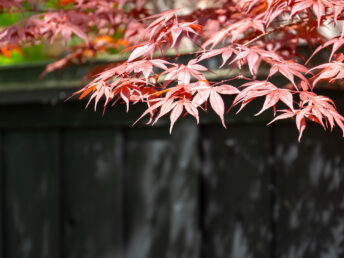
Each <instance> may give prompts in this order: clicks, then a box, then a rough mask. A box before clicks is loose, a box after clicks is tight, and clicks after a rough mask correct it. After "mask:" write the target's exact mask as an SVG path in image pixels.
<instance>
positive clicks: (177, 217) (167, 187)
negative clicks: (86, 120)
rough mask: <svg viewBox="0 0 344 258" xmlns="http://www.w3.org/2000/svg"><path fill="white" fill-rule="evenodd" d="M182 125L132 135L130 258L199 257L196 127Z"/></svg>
mask: <svg viewBox="0 0 344 258" xmlns="http://www.w3.org/2000/svg"><path fill="white" fill-rule="evenodd" d="M190 122H191V121H184V122H181V123H180V124H178V125H177V126H176V128H175V129H174V134H173V136H169V135H168V130H167V128H162V129H154V128H148V129H147V128H146V129H133V130H130V131H129V132H128V143H127V159H126V162H127V171H126V175H125V177H126V180H125V183H126V184H125V187H126V189H127V200H126V202H127V205H126V206H127V215H128V219H127V223H128V229H127V230H128V232H127V234H128V242H127V246H126V250H127V256H126V257H128V258H136V257H142V258H159V257H166V258H174V257H180V258H197V257H199V246H200V232H199V230H198V214H197V212H198V193H197V190H198V189H197V178H198V170H199V159H198V134H197V126H196V125H195V124H194V123H190Z"/></svg>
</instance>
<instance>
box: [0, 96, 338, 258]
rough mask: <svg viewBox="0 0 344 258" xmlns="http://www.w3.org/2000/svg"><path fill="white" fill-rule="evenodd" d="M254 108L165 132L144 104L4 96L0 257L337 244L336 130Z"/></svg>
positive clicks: (217, 256)
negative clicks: (93, 105)
mask: <svg viewBox="0 0 344 258" xmlns="http://www.w3.org/2000/svg"><path fill="white" fill-rule="evenodd" d="M341 97H343V95H342V94H338V95H337V103H340V99H341ZM48 99H49V96H48V95H47V100H48ZM343 103H344V102H343ZM251 107H252V106H251ZM339 108H340V109H342V107H341V106H340V105H339ZM256 110H258V108H256V107H252V110H249V109H248V111H247V114H248V113H250V114H249V116H247V115H245V114H242V115H241V116H239V117H237V118H233V119H231V121H230V123H229V128H228V130H225V129H223V128H222V127H221V125H220V122H219V120H218V118H215V119H214V117H213V116H212V113H213V112H212V111H210V114H209V116H207V117H206V119H203V120H201V121H203V122H202V124H201V125H200V126H197V125H196V123H195V121H194V120H192V119H187V118H184V119H185V120H184V121H178V122H177V125H176V128H175V129H174V131H173V134H172V136H170V135H169V133H168V128H167V123H166V120H165V121H162V122H161V123H159V124H158V125H157V127H153V128H151V127H149V128H148V127H145V126H144V125H143V123H142V124H140V125H139V126H135V127H131V124H132V122H133V121H135V119H136V118H137V117H138V116H139V114H140V112H141V111H142V110H141V109H140V108H138V109H135V108H133V110H132V112H130V113H129V115H128V116H127V115H126V113H125V111H124V110H123V107H120V108H119V109H116V110H111V111H109V112H107V113H106V114H105V116H104V118H102V117H101V115H100V113H94V112H93V110H91V109H89V110H86V111H85V110H83V108H82V104H80V103H75V102H73V101H72V102H68V103H66V104H61V103H58V104H56V105H55V106H54V105H53V104H52V103H50V102H49V101H47V102H46V103H39V104H38V103H37V104H35V103H34V102H31V103H24V102H23V103H21V104H20V105H15V104H13V103H12V104H8V103H7V104H6V103H5V102H4V103H2V104H0V117H1V118H2V120H1V123H0V129H1V130H2V134H1V135H2V138H1V137H0V145H1V146H0V153H1V150H3V152H2V154H1V155H0V175H1V176H0V185H1V191H0V200H3V199H4V198H5V203H3V202H2V203H1V205H0V214H1V216H2V218H1V221H2V223H1V228H0V230H1V231H2V234H1V235H2V236H4V237H3V238H2V239H0V240H1V245H2V246H1V245H0V247H1V248H2V249H1V254H5V253H6V256H3V258H12V257H15V258H17V257H20V258H21V257H35V258H41V257H42V258H45V257H52V258H54V257H57V258H84V257H86V258H87V257H89V258H93V257H96V258H113V257H115V258H122V257H123V258H136V257H140V258H141V257H143V258H146V257H147V258H155V257H159V258H160V257H167V258H169V257H171V258H174V257H187V258H189V257H190V258H194V257H195V258H196V257H197V258H198V257H200V258H222V257H223V258H228V257H235V258H237V257H238V258H240V257H245V258H246V257H248V258H250V257H258V258H259V257H267V258H277V257H282V258H291V257H296V258H298V257H302V258H303V257H312V258H313V257H315V258H317V257H319V258H337V257H338V258H341V257H344V253H343V252H344V228H343V227H344V225H343V224H344V222H343V218H344V200H343V199H344V182H343V181H344V179H343V173H344V164H343V163H344V157H343V155H344V154H343V150H344V145H343V143H344V142H343V140H342V139H341V137H340V136H341V135H340V134H339V132H338V130H337V131H336V130H335V131H334V132H333V133H332V134H331V133H330V132H323V131H322V129H321V128H318V127H317V128H315V129H310V130H306V132H305V135H304V137H303V138H302V142H301V144H299V143H298V142H297V130H296V128H295V125H294V124H289V123H279V124H276V125H275V126H273V127H266V126H265V122H266V120H267V118H268V117H267V116H266V117H264V116H263V117H262V118H258V119H254V118H252V116H251V113H254V111H256ZM4 172H6V174H4ZM3 179H5V181H2V182H1V180H3ZM2 208H5V210H1V209H2ZM3 215H5V217H3ZM4 227H5V228H4ZM4 244H5V245H6V247H5V248H4Z"/></svg>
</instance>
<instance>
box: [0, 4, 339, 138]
mask: <svg viewBox="0 0 344 258" xmlns="http://www.w3.org/2000/svg"><path fill="white" fill-rule="evenodd" d="M22 2H24V1H22V0H15V1H9V0H0V9H2V10H7V11H12V12H13V11H16V10H17V11H20V10H21V6H22ZM37 2H38V1H30V4H31V6H32V8H33V9H34V8H37V6H38V5H39V4H38V3H37ZM39 2H40V3H42V2H44V1H39ZM343 20H344V1H339V0H218V1H215V3H214V6H209V7H207V8H205V9H197V10H194V11H193V12H192V13H189V14H180V12H179V10H167V11H164V12H162V13H159V14H150V11H149V9H148V7H146V5H145V4H144V1H143V0H137V1H135V0H132V1H129V0H120V1H111V0H61V1H60V2H59V5H58V6H57V7H55V8H50V9H49V8H48V9H47V10H45V11H44V12H39V13H36V14H33V15H32V16H31V17H29V18H28V19H26V20H24V21H21V22H20V23H18V24H14V25H13V26H9V27H7V28H3V29H2V30H1V31H0V47H8V46H18V45H22V44H34V43H37V42H38V41H40V40H42V39H48V40H50V41H53V40H54V39H56V38H57V37H60V38H63V39H64V40H65V41H66V42H68V41H69V40H70V39H71V37H79V38H80V39H82V41H83V43H82V44H81V45H80V46H77V47H74V49H73V51H72V52H71V53H69V54H68V55H67V56H66V57H64V58H63V59H61V60H59V61H57V62H56V63H53V64H51V65H49V66H48V67H47V69H46V72H50V71H53V70H54V69H57V68H61V67H63V66H64V65H66V64H67V63H69V62H70V61H71V60H73V59H75V58H77V59H79V60H80V59H82V58H83V57H84V56H85V53H88V54H89V55H88V56H91V57H92V56H94V55H95V53H97V52H98V51H103V50H106V49H107V48H110V47H112V46H113V42H112V41H111V40H108V39H109V37H110V36H111V35H114V34H115V33H116V31H118V30H121V31H122V32H123V35H124V39H123V41H124V42H125V45H128V48H127V49H126V50H125V52H126V53H128V57H127V59H126V60H125V61H122V62H120V63H118V64H116V66H114V67H111V68H107V69H105V70H103V71H101V72H100V73H98V74H96V75H95V76H94V77H93V79H91V80H90V82H89V83H88V84H87V85H86V86H85V87H83V88H82V89H81V90H79V91H77V92H76V93H75V94H80V99H82V98H84V97H85V96H87V95H88V96H89V101H88V104H87V105H89V104H90V103H91V102H93V103H94V108H95V109H96V108H97V106H98V105H99V103H100V101H101V100H102V99H103V100H104V102H103V110H105V108H106V107H107V106H108V105H109V104H111V105H114V104H115V103H118V102H123V103H125V105H126V107H127V110H129V107H130V106H131V105H134V104H136V103H145V104H146V105H147V109H146V110H145V111H144V113H143V114H142V116H141V117H140V118H139V120H140V119H142V118H143V117H145V116H148V117H149V120H148V123H149V124H155V123H156V122H157V121H159V119H160V118H162V117H163V116H165V115H169V117H170V122H171V123H170V124H171V126H170V130H172V128H173V126H174V124H175V122H176V121H177V120H178V119H179V118H180V117H181V116H183V114H184V115H190V116H193V117H194V118H195V119H196V121H197V123H198V122H199V116H200V112H202V111H205V112H206V111H208V109H209V107H211V109H213V111H214V112H215V113H216V114H217V115H218V116H219V118H220V120H221V122H222V124H223V126H224V127H226V123H225V119H224V116H225V112H226V106H227V109H228V108H229V109H230V110H231V108H232V107H235V106H238V107H239V108H238V111H237V112H240V111H241V110H242V109H243V108H244V107H245V106H246V105H247V104H249V103H250V102H252V101H254V100H255V99H257V98H264V103H263V106H262V108H261V110H260V111H258V112H257V114H256V115H260V114H261V113H263V112H266V111H267V110H270V109H272V111H273V112H272V113H273V115H274V119H273V120H272V121H271V122H274V121H276V120H281V119H289V118H293V119H294V120H295V123H296V127H297V129H298V131H299V139H300V138H301V136H302V134H303V132H304V130H305V128H306V122H307V121H311V122H316V123H318V124H320V125H321V126H322V127H323V128H324V129H326V128H330V129H331V130H332V128H333V127H334V126H335V125H337V126H339V127H340V129H341V130H342V131H343V136H344V124H343V122H344V117H343V116H342V115H340V114H339V113H338V111H337V109H336V106H335V104H334V103H333V101H332V100H331V99H329V98H328V97H326V96H320V95H317V94H316V89H317V87H318V85H319V83H320V82H329V83H333V82H336V83H338V84H341V83H342V81H343V78H344V69H343V68H344V63H343V61H344V55H343V54H342V53H341V49H342V48H343V46H344V29H343V27H344V26H343V24H344V23H343ZM326 26H336V27H337V28H338V29H339V31H340V32H339V33H338V34H337V35H335V36H333V37H332V38H327V37H326V36H325V35H323V34H322V33H321V30H320V28H323V27H326ZM97 39H99V40H97ZM185 40H188V41H189V42H192V43H193V50H192V51H188V52H187V53H186V54H187V55H188V56H191V59H190V60H189V62H188V63H187V64H186V63H179V62H178V60H179V59H178V57H180V56H181V55H185V54H180V53H179V51H180V50H181V48H182V46H183V42H185ZM304 44H307V45H308V47H309V49H310V51H309V54H305V53H304V52H302V54H301V52H300V51H299V50H300V46H301V45H304ZM328 50H330V52H329V54H328V60H326V61H325V62H326V63H321V64H319V63H317V62H318V61H319V59H316V58H315V56H317V55H319V52H325V53H328V52H326V51H328ZM90 53H91V54H90ZM214 58H215V59H216V58H217V59H221V65H219V67H218V69H228V70H229V71H230V72H229V73H228V78H227V79H225V80H223V81H221V82H210V81H208V80H207V78H208V76H207V75H209V73H216V72H217V71H218V69H213V71H210V70H209V69H208V68H207V67H205V66H204V65H203V64H202V63H203V62H204V60H209V59H214ZM274 76H283V77H285V78H286V79H287V80H288V81H289V83H288V84H287V85H275V84H274V83H272V77H274ZM233 80H236V81H243V82H242V85H241V86H239V87H235V86H233V85H231V84H229V83H230V82H231V81H233ZM224 95H233V96H234V100H233V102H232V103H225V102H224V100H223V96H224ZM119 100H120V101H119ZM280 106H284V109H281V110H278V109H277V108H278V107H280Z"/></svg>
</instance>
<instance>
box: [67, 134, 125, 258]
mask: <svg viewBox="0 0 344 258" xmlns="http://www.w3.org/2000/svg"><path fill="white" fill-rule="evenodd" d="M121 141H122V138H121V133H120V131H119V130H107V129H98V130H86V129H85V130H82V129H79V130H70V131H66V132H65V134H64V153H63V154H64V168H63V170H64V176H63V180H64V182H63V185H64V196H65V202H66V212H65V215H64V217H65V227H66V228H65V248H66V250H65V254H66V257H68V258H74V257H75V258H79V257H82V258H88V257H89V258H94V257H97V258H108V257H113V258H117V257H122V210H121V198H122V196H121V191H122V188H121V160H122V156H121V153H122V143H121Z"/></svg>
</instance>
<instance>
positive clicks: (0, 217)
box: [0, 131, 6, 258]
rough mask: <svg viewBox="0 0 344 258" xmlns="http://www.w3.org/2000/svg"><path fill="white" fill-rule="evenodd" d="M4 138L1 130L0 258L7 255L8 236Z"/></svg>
mask: <svg viewBox="0 0 344 258" xmlns="http://www.w3.org/2000/svg"><path fill="white" fill-rule="evenodd" d="M3 142H4V140H3V132H2V131H0V258H3V257H5V256H6V238H5V216H6V215H5V192H6V189H5V185H6V184H5V180H6V178H5V176H6V174H5V169H4V165H5V164H4V154H5V152H4V151H5V149H4V143H3Z"/></svg>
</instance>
